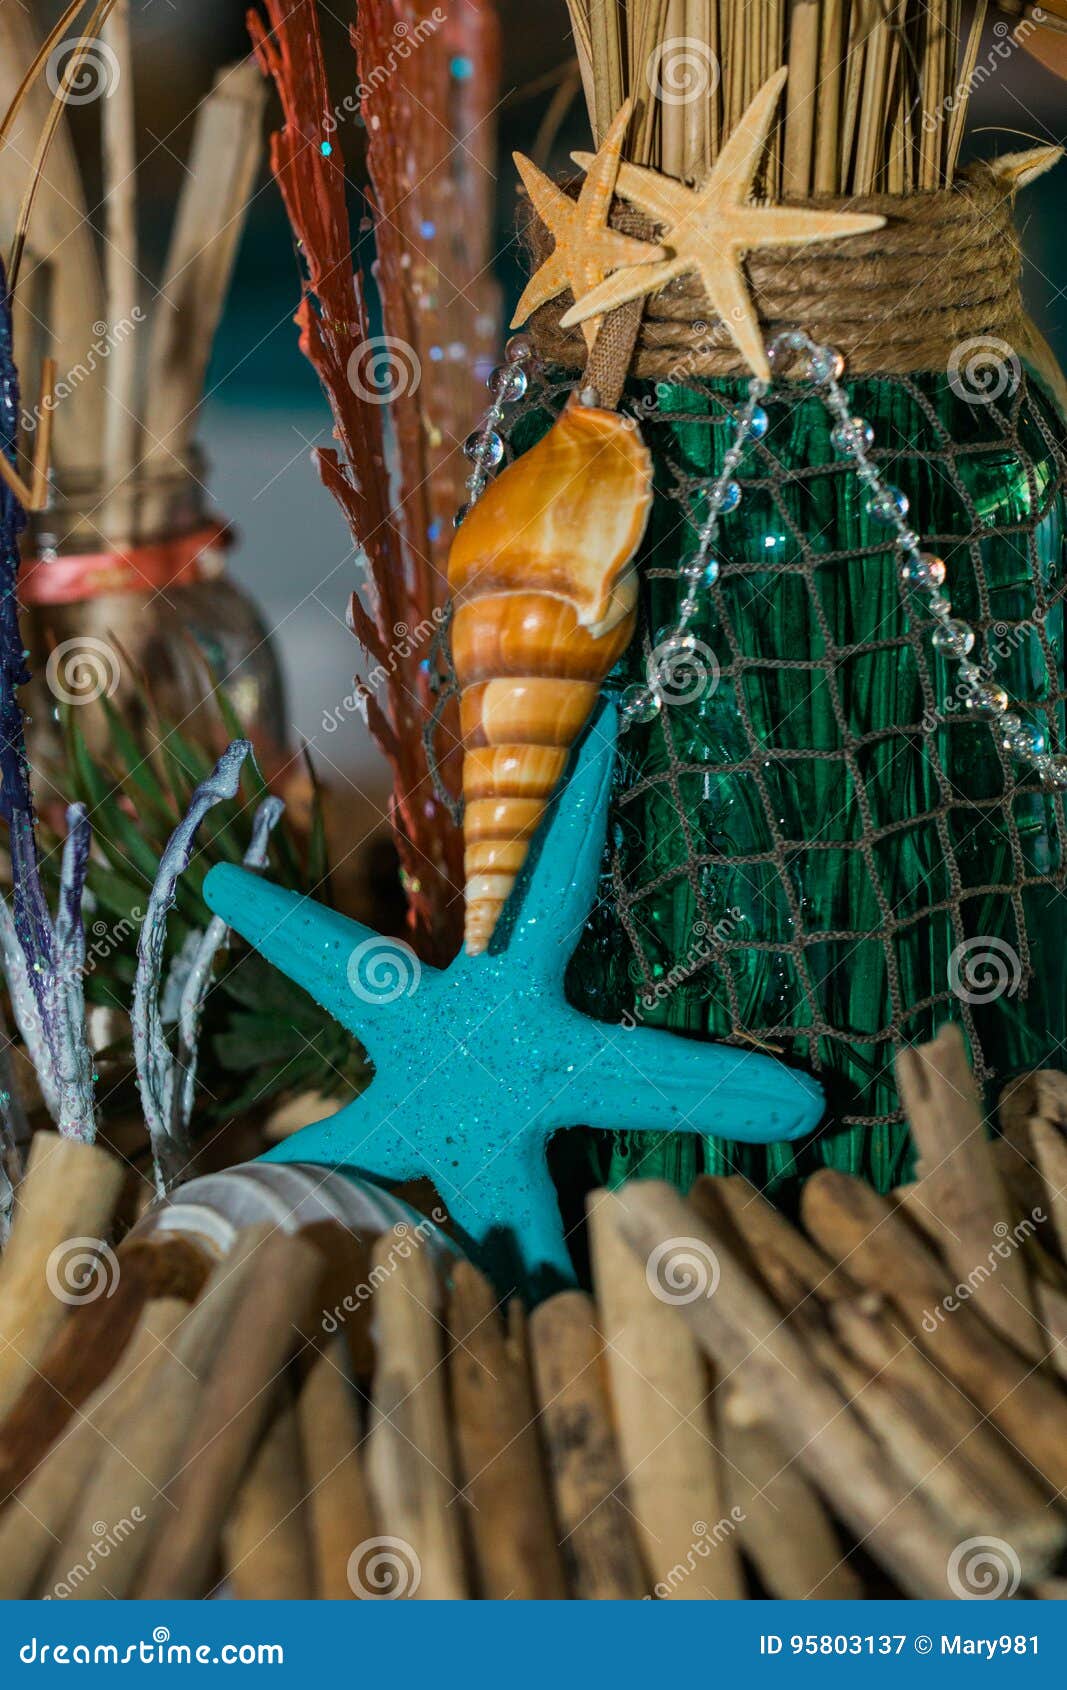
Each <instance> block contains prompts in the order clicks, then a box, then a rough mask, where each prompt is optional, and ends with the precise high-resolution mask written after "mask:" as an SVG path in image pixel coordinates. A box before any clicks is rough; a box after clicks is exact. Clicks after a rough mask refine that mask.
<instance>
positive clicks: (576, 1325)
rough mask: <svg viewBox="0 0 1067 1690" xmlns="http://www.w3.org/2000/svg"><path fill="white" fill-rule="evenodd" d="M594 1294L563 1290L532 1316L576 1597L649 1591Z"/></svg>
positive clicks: (624, 1597) (541, 1401)
mask: <svg viewBox="0 0 1067 1690" xmlns="http://www.w3.org/2000/svg"><path fill="white" fill-rule="evenodd" d="M596 1319H597V1317H596V1309H595V1307H594V1305H593V1301H592V1298H590V1297H587V1296H585V1295H584V1294H583V1293H582V1292H580V1291H561V1292H560V1293H559V1295H558V1296H555V1297H550V1298H549V1300H548V1302H546V1303H542V1304H541V1305H540V1307H539V1308H537V1309H535V1310H534V1312H533V1314H532V1316H531V1317H530V1343H531V1348H532V1352H533V1366H534V1378H535V1381H536V1385H537V1401H538V1405H539V1408H540V1411H541V1433H542V1436H543V1438H544V1442H545V1448H546V1449H547V1451H548V1464H549V1471H550V1473H551V1476H552V1489H553V1495H554V1497H555V1504H556V1519H557V1521H558V1524H559V1527H560V1531H561V1533H562V1548H563V1559H564V1565H565V1567H566V1569H567V1574H568V1582H569V1584H570V1587H571V1591H572V1593H573V1594H574V1595H575V1596H578V1597H582V1598H585V1599H587V1600H591V1601H628V1600H635V1599H637V1598H640V1597H641V1596H644V1595H647V1594H649V1593H650V1592H649V1586H648V1581H647V1579H646V1577H645V1573H644V1569H643V1567H642V1565H641V1557H640V1554H639V1553H638V1548H637V1543H636V1541H635V1539H634V1532H633V1526H632V1524H631V1519H630V1515H629V1513H628V1512H627V1510H626V1507H625V1506H624V1504H623V1500H622V1494H621V1493H622V1488H623V1478H624V1474H623V1469H622V1464H621V1462H620V1460H619V1452H618V1448H617V1446H616V1443H615V1434H614V1430H613V1426H612V1416H611V1405H610V1402H609V1399H608V1395H607V1389H606V1383H605V1378H604V1371H603V1367H604V1357H603V1351H602V1348H601V1343H600V1335H599V1333H598V1331H597V1324H596Z"/></svg>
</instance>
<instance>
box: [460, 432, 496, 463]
mask: <svg viewBox="0 0 1067 1690" xmlns="http://www.w3.org/2000/svg"><path fill="white" fill-rule="evenodd" d="M463 455H464V457H466V458H469V459H470V460H471V463H475V464H483V465H485V466H486V467H487V468H489V469H495V468H496V466H497V464H498V463H499V462H500V460H501V459H502V458H503V456H504V442H503V441H502V440H501V438H500V436H499V434H497V432H496V430H495V429H490V430H489V431H488V433H486V434H482V433H474V434H468V436H467V438H466V440H465V441H464V442H463Z"/></svg>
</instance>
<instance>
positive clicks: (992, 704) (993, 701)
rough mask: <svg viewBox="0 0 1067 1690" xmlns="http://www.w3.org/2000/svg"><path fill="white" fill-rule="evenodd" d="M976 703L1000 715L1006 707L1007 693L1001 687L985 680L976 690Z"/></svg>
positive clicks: (983, 708)
mask: <svg viewBox="0 0 1067 1690" xmlns="http://www.w3.org/2000/svg"><path fill="white" fill-rule="evenodd" d="M978 704H979V707H980V708H981V709H982V710H992V711H994V712H995V714H996V715H998V716H1002V715H1003V714H1004V712H1005V710H1006V709H1007V708H1008V695H1007V693H1006V692H1005V691H1004V688H1003V687H998V686H996V685H995V684H994V683H992V682H987V683H986V685H985V686H983V687H980V688H979V690H978Z"/></svg>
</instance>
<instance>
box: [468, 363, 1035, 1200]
mask: <svg viewBox="0 0 1067 1690" xmlns="http://www.w3.org/2000/svg"><path fill="white" fill-rule="evenodd" d="M1003 351H1004V352H1005V353H1009V352H1010V349H1008V348H1004V349H1003ZM572 385H573V383H572V381H571V380H563V379H553V378H552V376H551V373H549V374H548V375H542V376H541V377H540V378H539V379H538V380H536V381H535V382H534V383H533V384H532V385H531V388H530V390H529V391H528V393H527V395H526V397H525V399H524V400H523V401H522V402H521V403H520V404H519V405H517V406H516V407H515V408H514V411H513V413H512V417H513V420H512V424H511V428H510V439H509V451H510V452H512V453H519V452H521V451H523V450H525V449H526V448H527V447H528V446H529V445H530V444H532V443H533V441H534V440H535V439H536V438H537V437H538V436H539V435H540V434H541V433H543V431H544V430H545V428H547V427H548V426H549V424H550V422H551V420H552V419H553V418H554V417H555V415H557V414H558V411H559V409H560V407H561V405H562V403H563V400H564V399H565V397H566V395H567V393H568V392H569V391H570V388H571V386H572ZM745 391H746V388H745V384H744V382H743V381H739V380H737V379H734V378H726V377H723V378H712V377H709V378H691V379H687V380H684V381H658V382H638V383H632V384H631V385H630V386H629V387H628V389H627V395H626V398H625V400H624V408H626V409H629V410H630V411H631V412H633V413H634V414H636V415H637V416H638V417H639V418H640V423H641V428H642V432H643V434H644V438H645V440H646V442H647V443H648V445H649V447H650V449H651V452H652V455H653V460H654V465H655V485H656V499H655V502H654V509H653V515H652V519H651V523H650V527H649V531H648V534H647V536H646V541H645V544H644V547H643V551H642V555H641V559H640V568H641V578H642V592H641V616H640V624H639V628H638V632H637V635H636V637H635V639H634V642H633V644H632V646H631V648H630V650H629V651H628V653H627V654H626V656H625V657H624V659H623V661H622V663H621V664H620V665H619V667H618V669H617V670H616V672H615V673H614V674H613V675H612V677H611V680H610V682H609V685H610V686H611V687H613V688H617V689H619V690H620V691H624V690H625V689H626V688H627V687H628V686H631V685H635V684H640V683H642V682H643V681H644V680H645V676H646V673H647V671H648V665H649V662H650V660H651V659H652V654H653V652H654V651H655V650H656V649H657V647H658V646H659V645H660V644H661V643H662V641H663V639H664V638H665V637H666V635H667V634H668V633H669V631H670V630H671V628H672V627H673V625H674V623H675V622H676V620H677V614H678V609H679V606H680V603H681V600H682V597H683V596H684V591H685V585H686V584H685V582H684V580H683V579H682V575H681V566H682V564H683V563H684V562H685V560H686V559H688V558H689V557H691V556H692V554H693V552H694V550H695V548H696V531H697V528H698V526H699V524H700V521H701V518H702V516H703V514H704V511H705V500H706V497H707V489H708V487H709V485H710V483H711V482H712V481H713V480H714V478H715V476H716V475H717V473H718V471H719V468H720V467H721V464H722V459H723V455H724V453H725V451H726V449H727V446H728V445H729V444H730V442H731V440H732V439H733V435H734V427H735V418H736V416H737V413H738V411H739V408H740V406H741V404H742V403H743V400H744V397H745ZM848 391H849V396H850V401H851V404H852V407H853V409H854V411H855V412H856V413H857V414H859V415H862V416H864V417H866V418H867V419H868V420H869V421H870V422H871V423H872V425H873V426H874V429H875V447H874V450H873V452H872V454H871V455H872V458H873V459H874V461H875V462H876V463H877V464H878V466H879V469H880V470H881V472H882V474H883V476H886V477H888V478H889V479H891V480H892V481H893V482H894V483H895V484H896V485H898V486H899V487H901V488H902V489H903V490H904V492H906V494H907V495H908V498H909V500H910V515H909V521H910V522H912V523H913V525H914V527H915V529H916V530H917V531H918V532H919V533H920V535H921V538H922V542H923V545H924V548H925V549H926V550H928V551H932V552H934V553H936V554H938V555H939V556H940V557H942V558H943V559H944V561H945V564H946V566H947V571H948V577H947V583H946V591H947V592H949V593H950V596H951V599H952V604H953V607H954V612H955V614H957V615H959V616H961V617H962V618H964V620H966V621H967V622H968V623H969V624H970V625H971V627H972V628H973V629H974V631H975V634H976V636H977V639H976V645H975V649H974V651H973V653H972V654H971V660H972V661H973V662H974V663H976V664H978V665H979V666H980V667H981V668H982V670H983V672H984V674H985V675H986V677H987V678H988V680H989V681H990V683H991V684H994V685H999V686H1003V687H1004V688H1005V689H1006V691H1007V693H1008V695H1009V697H1010V698H1011V700H1012V708H1013V709H1014V710H1017V711H1018V712H1019V714H1020V715H1022V716H1023V717H1024V718H1025V719H1026V720H1028V721H1030V722H1033V723H1035V724H1038V725H1040V726H1041V728H1042V729H1043V731H1044V733H1045V736H1046V740H1047V744H1048V748H1049V750H1050V751H1053V752H1062V751H1063V750H1064V748H1065V741H1064V726H1065V723H1064V696H1065V689H1064V645H1063V638H1064V607H1063V594H1064V584H1065V575H1064V561H1065V558H1064V532H1065V522H1064V517H1065V505H1064V491H1065V487H1067V458H1065V453H1064V443H1063V437H1064V430H1063V425H1062V422H1061V420H1060V418H1059V415H1058V412H1057V410H1056V408H1055V406H1054V405H1053V403H1052V402H1051V400H1050V399H1049V397H1048V395H1047V394H1046V392H1045V390H1044V388H1043V386H1041V384H1040V383H1039V382H1038V381H1037V379H1036V378H1035V377H1034V376H1033V375H1032V374H1031V373H1030V372H1029V371H1028V370H1027V369H1026V368H1025V367H1024V366H1023V365H1022V364H1021V363H1020V362H1019V361H1018V360H1017V359H1016V358H1015V357H1014V355H1011V356H1009V357H1007V358H1006V359H1001V358H1000V357H999V355H998V356H997V358H995V359H994V360H993V361H992V362H990V363H988V364H987V366H986V367H985V369H984V372H981V373H977V374H976V367H971V368H970V369H969V370H967V371H965V372H964V373H963V374H962V375H961V374H960V372H959V371H956V372H954V373H953V374H952V375H951V376H949V375H946V374H945V373H941V372H938V373H934V374H916V375H899V374H897V375H871V376H864V377H862V378H860V379H857V380H855V381H853V382H851V383H850V384H849V387H848ZM765 407H766V409H767V411H768V413H769V416H770V427H769V429H768V431H767V434H766V436H765V438H764V439H763V440H761V441H753V442H751V443H750V444H749V446H748V447H747V448H746V454H745V457H744V460H743V461H742V464H741V466H740V471H739V473H738V476H737V479H738V481H739V483H740V485H741V488H742V494H743V497H742V501H741V504H740V506H739V508H738V509H737V510H736V511H735V512H733V513H731V514H729V515H727V516H725V517H724V518H723V519H722V521H721V523H720V528H719V543H718V546H717V548H716V558H717V561H718V564H719V571H718V575H717V577H716V578H715V580H714V581H712V582H709V584H708V585H707V586H706V588H702V589H701V604H700V611H699V614H698V616H697V617H696V618H695V619H694V620H693V622H692V623H691V624H690V628H691V631H692V632H693V633H694V634H695V635H696V636H697V644H696V647H695V648H694V650H693V652H692V654H691V656H690V658H689V659H688V661H687V662H686V663H685V664H683V665H679V666H678V667H677V668H676V669H675V671H674V673H673V675H672V678H671V681H670V683H669V684H668V685H667V687H666V688H665V689H664V691H663V702H662V707H661V708H660V709H659V711H658V712H657V713H656V714H655V716H654V717H653V719H651V720H649V721H644V722H635V723H634V724H632V725H631V726H630V728H629V729H628V731H627V732H626V733H625V734H624V735H623V736H622V739H621V742H620V755H619V761H618V766H617V771H616V784H615V793H614V802H613V812H612V819H611V823H610V827H609V836H608V845H607V851H606V856H605V862H604V871H603V878H602V884H601V896H600V899H599V902H598V904H597V907H596V908H595V909H594V911H593V912H592V914H591V916H590V919H589V923H588V926H587V929H586V931H585V933H584V934H583V935H582V938H581V941H580V943H579V945H578V948H577V951H576V953H575V956H574V959H573V962H572V965H571V969H570V973H569V979H568V989H569V991H570V993H571V996H572V998H573V999H574V1001H575V1002H576V1003H577V1004H578V1005H579V1006H580V1007H581V1008H583V1009H585V1010H587V1011H588V1012H589V1013H590V1014H593V1015H596V1016H598V1017H600V1018H603V1019H608V1020H613V1021H618V1020H619V1019H622V1020H623V1021H624V1022H626V1024H630V1023H631V1022H633V1023H638V1022H639V1023H641V1024H643V1025H649V1026H660V1027H666V1028H672V1029H674V1030H676V1031H678V1032H680V1033H684V1034H688V1035H690V1036H696V1037H704V1038H716V1039H721V1040H726V1041H733V1042H736V1043H738V1044H739V1045H742V1046H745V1047H747V1048H752V1047H755V1048H758V1049H762V1050H765V1051H768V1052H771V1053H773V1054H775V1055H778V1056H780V1057H781V1058H783V1059H784V1060H786V1061H789V1062H793V1063H797V1064H802V1065H803V1066H805V1067H806V1068H808V1069H810V1070H811V1071H813V1072H814V1073H816V1074H817V1075H818V1076H819V1078H820V1080H821V1081H822V1083H823V1085H824V1086H825V1088H826V1091H827V1099H828V1114H827V1119H826V1122H825V1124H824V1126H823V1128H822V1129H821V1131H820V1133H819V1134H818V1135H817V1138H816V1139H815V1140H814V1141H812V1143H810V1144H809V1145H807V1146H804V1147H801V1148H800V1149H799V1150H794V1149H792V1148H789V1147H778V1146H770V1147H767V1148H766V1149H763V1148H761V1147H742V1146H737V1145H735V1144H732V1143H731V1142H730V1141H729V1138H728V1123H724V1138H723V1139H722V1140H714V1141H708V1142H706V1143H705V1144H704V1145H703V1146H700V1145H694V1144H693V1142H692V1141H691V1140H688V1139H686V1138H684V1137H683V1136H682V1135H679V1137H678V1139H677V1140H673V1141H672V1142H671V1143H669V1144H665V1143H664V1142H663V1141H661V1140H659V1141H656V1142H652V1141H650V1140H649V1141H644V1140H642V1138H641V1137H640V1135H638V1137H637V1138H636V1139H634V1138H631V1139H630V1140H629V1141H628V1142H627V1143H625V1144H621V1143H620V1144H619V1145H617V1146H612V1147H610V1149H609V1152H608V1153H607V1154H608V1160H609V1162H610V1164H611V1166H610V1169H609V1173H612V1174H617V1173H622V1172H633V1171H635V1167H636V1166H637V1165H639V1166H640V1169H641V1171H643V1172H656V1173H665V1174H667V1175H669V1176H670V1177H674V1178H677V1179H681V1180H684V1179H686V1178H688V1177H689V1176H690V1175H691V1174H693V1173H695V1172H696V1171H698V1170H699V1168H700V1167H701V1166H703V1167H707V1168H710V1169H712V1170H714V1171H720V1170H723V1169H733V1168H741V1169H743V1171H745V1172H747V1173H749V1174H750V1175H751V1176H752V1177H754V1178H756V1179H758V1181H759V1182H760V1183H761V1184H762V1185H763V1186H764V1187H774V1186H775V1185H777V1184H780V1183H781V1182H782V1181H783V1180H787V1179H790V1178H792V1177H794V1176H795V1175H797V1174H798V1173H800V1172H803V1171H807V1169H808V1168H810V1167H811V1166H813V1165H817V1164H818V1163H820V1162H830V1163H833V1164H834V1165H836V1166H840V1167H845V1168H847V1169H849V1170H850V1171H854V1172H859V1173H863V1174H865V1175H866V1176H867V1177H869V1178H871V1179H872V1180H873V1182H874V1183H875V1184H876V1185H878V1186H879V1187H880V1188H882V1189H885V1188H887V1187H888V1186H890V1185H891V1184H893V1183H894V1182H895V1181H896V1180H897V1179H899V1178H900V1177H901V1176H902V1175H903V1173H904V1172H905V1171H906V1167H907V1161H908V1141H907V1133H906V1129H905V1128H904V1126H903V1116H902V1112H901V1109H900V1105H899V1100H898V1098H897V1094H896V1088H895V1084H894V1079H893V1071H892V1062H893V1055H894V1051H895V1049H896V1048H897V1047H898V1046H899V1045H900V1044H901V1043H902V1042H912V1041H915V1040H919V1039H923V1038H927V1037H929V1036H931V1034H932V1033H933V1031H934V1030H935V1029H936V1027H937V1025H938V1024H939V1023H941V1022H943V1021H944V1020H947V1019H955V1020H958V1021H961V1022H962V1024H963V1026H964V1028H965V1030H966V1034H967V1038H968V1041H969V1043H970V1047H971V1054H972V1059H973V1062H974V1066H975V1070H976V1073H977V1075H978V1078H979V1080H980V1081H981V1082H982V1083H984V1084H989V1083H991V1082H993V1081H994V1080H995V1079H1000V1078H1004V1077H1006V1076H1008V1075H1010V1074H1012V1073H1015V1072H1018V1071H1020V1070H1021V1069H1024V1068H1027V1067H1032V1066H1035V1065H1038V1064H1041V1063H1043V1062H1048V1061H1049V1060H1054V1059H1055V1058H1056V1057H1058V1056H1059V1055H1060V1052H1061V1046H1062V1041H1063V1040H1064V1037H1065V1034H1067V995H1065V994H1067V983H1065V970H1064V967H1063V961H1062V959H1063V954H1064V939H1065V938H1067V902H1065V901H1064V899H1063V897H1062V893H1063V890H1064V880H1065V875H1067V860H1065V854H1064V820H1065V817H1064V798H1063V794H1062V793H1061V792H1058V791H1052V790H1049V789H1047V788H1045V787H1042V785H1041V784H1040V782H1039V781H1038V779H1037V778H1036V776H1030V775H1029V774H1025V773H1024V774H1020V771H1019V766H1018V765H1017V764H1013V763H1012V761H1011V759H1010V757H1009V754H1008V753H1007V751H1005V750H1004V749H1003V748H1002V747H1001V745H1000V744H999V742H998V737H997V735H996V734H995V732H994V729H993V726H992V723H991V719H990V717H989V715H988V714H984V715H983V714H981V713H978V714H976V713H974V712H973V711H971V710H969V709H968V708H966V707H965V705H964V704H963V702H962V701H961V699H960V698H958V697H957V696H956V695H955V694H954V692H953V688H954V686H955V685H956V679H955V668H954V665H953V664H952V663H951V661H950V660H949V659H947V658H946V657H945V656H943V655H942V654H941V653H939V652H938V651H936V650H934V649H933V648H932V646H931V642H930V632H931V622H930V621H928V620H927V621H923V620H921V619H920V618H919V617H917V615H916V609H917V607H916V602H915V599H914V598H909V596H908V594H907V592H906V589H905V587H904V586H903V584H902V583H901V581H900V580H899V576H898V571H897V568H896V564H895V559H894V555H893V553H892V551H891V549H890V547H889V544H888V541H887V533H886V529H885V528H884V527H879V526H878V525H877V524H876V523H875V522H874V521H873V520H872V518H871V517H870V516H869V515H868V513H867V510H866V501H865V497H864V490H863V489H862V487H861V485H860V484H859V482H858V481H857V478H856V475H855V471H854V469H853V467H852V465H851V464H850V463H849V462H848V461H847V460H844V459H843V458H842V456H841V454H840V453H839V452H838V451H836V450H835V449H834V446H833V444H832V441H831V438H830V431H831V427H832V422H833V419H832V418H831V417H830V416H828V414H827V412H826V410H825V408H824V405H823V403H822V400H821V399H820V398H819V396H818V394H817V393H815V392H814V391H813V389H811V388H810V387H809V386H806V385H804V384H802V383H795V382H790V383H779V384H778V385H777V386H776V387H775V389H774V390H773V391H772V393H771V395H770V396H769V397H768V398H767V400H766V401H765ZM446 669H447V665H446ZM452 684H454V683H453V682H451V681H450V680H449V678H448V675H447V673H446V674H445V675H444V677H443V679H442V685H443V686H444V687H446V688H447V687H448V686H449V685H452Z"/></svg>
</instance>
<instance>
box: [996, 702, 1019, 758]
mask: <svg viewBox="0 0 1067 1690" xmlns="http://www.w3.org/2000/svg"><path fill="white" fill-rule="evenodd" d="M1021 727H1022V722H1021V721H1020V720H1019V718H1018V716H1016V714H1015V712H1014V711H1013V710H1009V711H1007V713H1006V714H1005V715H1003V716H1002V717H1001V718H1000V734H999V737H1000V743H1001V745H1003V746H1004V748H1005V750H1007V751H1010V750H1011V742H1012V737H1013V735H1014V734H1016V733H1017V732H1018V730H1019V729H1020V728H1021Z"/></svg>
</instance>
